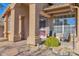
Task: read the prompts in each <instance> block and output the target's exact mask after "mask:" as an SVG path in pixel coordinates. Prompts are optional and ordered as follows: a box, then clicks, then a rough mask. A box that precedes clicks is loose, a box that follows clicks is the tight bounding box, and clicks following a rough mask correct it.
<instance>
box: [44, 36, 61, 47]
mask: <svg viewBox="0 0 79 59" xmlns="http://www.w3.org/2000/svg"><path fill="white" fill-rule="evenodd" d="M44 45H46V46H47V47H58V46H59V45H60V42H59V40H58V39H57V38H56V37H48V38H47V39H46V40H45V42H44Z"/></svg>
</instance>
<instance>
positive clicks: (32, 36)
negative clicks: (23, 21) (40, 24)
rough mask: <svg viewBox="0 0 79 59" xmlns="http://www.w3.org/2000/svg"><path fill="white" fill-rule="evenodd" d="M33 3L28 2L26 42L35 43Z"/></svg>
mask: <svg viewBox="0 0 79 59" xmlns="http://www.w3.org/2000/svg"><path fill="white" fill-rule="evenodd" d="M35 12H36V11H35V4H29V37H28V39H27V44H32V45H35V26H36V18H35V16H36V15H35V14H36V13H35Z"/></svg>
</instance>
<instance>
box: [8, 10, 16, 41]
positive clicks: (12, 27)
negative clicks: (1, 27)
mask: <svg viewBox="0 0 79 59" xmlns="http://www.w3.org/2000/svg"><path fill="white" fill-rule="evenodd" d="M10 20H11V24H10V25H11V31H10V32H11V34H10V39H9V41H12V42H14V21H15V10H14V9H12V10H11V19H10Z"/></svg>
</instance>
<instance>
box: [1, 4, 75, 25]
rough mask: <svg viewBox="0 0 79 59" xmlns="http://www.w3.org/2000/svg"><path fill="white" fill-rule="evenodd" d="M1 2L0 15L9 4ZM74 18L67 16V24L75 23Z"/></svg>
mask: <svg viewBox="0 0 79 59" xmlns="http://www.w3.org/2000/svg"><path fill="white" fill-rule="evenodd" d="M0 4H2V6H3V7H2V8H1V9H0V15H2V14H3V13H4V11H5V9H6V8H7V6H8V5H9V3H0ZM75 20H76V19H75V18H67V22H68V24H71V25H74V24H75V23H76V21H75Z"/></svg>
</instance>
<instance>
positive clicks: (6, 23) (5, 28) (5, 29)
mask: <svg viewBox="0 0 79 59" xmlns="http://www.w3.org/2000/svg"><path fill="white" fill-rule="evenodd" d="M4 38H6V39H8V15H6V16H5V18H4Z"/></svg>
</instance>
